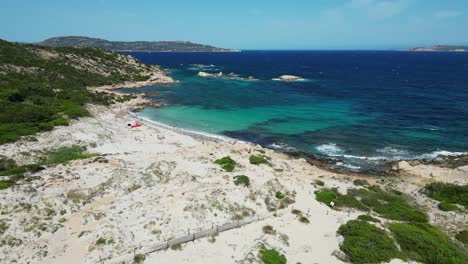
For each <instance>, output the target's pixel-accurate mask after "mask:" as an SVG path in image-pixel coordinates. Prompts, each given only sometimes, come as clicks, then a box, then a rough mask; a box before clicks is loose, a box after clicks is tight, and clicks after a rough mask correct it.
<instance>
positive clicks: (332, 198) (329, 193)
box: [315, 188, 368, 211]
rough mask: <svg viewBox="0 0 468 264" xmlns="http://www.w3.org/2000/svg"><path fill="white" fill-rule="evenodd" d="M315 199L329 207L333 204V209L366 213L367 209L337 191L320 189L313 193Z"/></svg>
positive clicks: (350, 197)
mask: <svg viewBox="0 0 468 264" xmlns="http://www.w3.org/2000/svg"><path fill="white" fill-rule="evenodd" d="M315 199H316V200H317V201H319V202H321V203H324V204H326V205H327V206H330V203H331V202H333V203H334V206H333V207H334V208H346V207H348V208H355V209H359V210H362V211H367V210H368V208H367V207H366V206H364V205H363V204H361V203H360V202H359V201H358V200H357V199H356V198H355V197H353V196H351V195H343V194H340V193H339V192H338V190H337V189H335V188H333V189H322V190H320V191H316V192H315Z"/></svg>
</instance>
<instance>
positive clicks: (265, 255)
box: [258, 244, 287, 264]
mask: <svg viewBox="0 0 468 264" xmlns="http://www.w3.org/2000/svg"><path fill="white" fill-rule="evenodd" d="M258 257H259V258H260V259H261V260H262V262H263V264H286V262H287V261H286V257H285V256H284V255H282V254H281V253H279V252H278V251H277V250H275V249H267V248H266V247H265V245H263V244H262V245H261V246H260V250H259V251H258Z"/></svg>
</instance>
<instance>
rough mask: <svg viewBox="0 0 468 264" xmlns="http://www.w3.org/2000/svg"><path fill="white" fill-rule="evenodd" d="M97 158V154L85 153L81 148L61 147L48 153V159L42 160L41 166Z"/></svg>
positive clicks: (75, 146) (74, 146)
mask: <svg viewBox="0 0 468 264" xmlns="http://www.w3.org/2000/svg"><path fill="white" fill-rule="evenodd" d="M94 156H96V154H91V153H85V152H84V148H83V147H81V146H77V145H73V146H70V147H61V148H59V149H56V150H52V151H50V152H48V153H47V155H46V157H44V158H42V160H41V164H44V165H53V164H67V163H68V162H69V161H72V160H77V159H87V158H91V157H94Z"/></svg>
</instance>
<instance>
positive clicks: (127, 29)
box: [0, 0, 468, 49]
mask: <svg viewBox="0 0 468 264" xmlns="http://www.w3.org/2000/svg"><path fill="white" fill-rule="evenodd" d="M64 35H82V36H90V37H99V38H105V39H109V40H125V41H131V40H190V41H193V42H199V43H206V44H211V45H216V46H221V47H231V48H238V49H388V48H403V47H413V46H422V45H424V46H428V45H433V44H468V0H315V1H314V0H288V1H285V0H282V1H276V0H257V1H255V0H236V1H221V0H218V1H214V0H199V1H194V0H192V1H191V0H185V1H182V0H164V1H160V0H152V1H151V0H132V1H130V0H126V1H124V0H80V1H76V0H1V1H0V38H2V39H6V40H10V41H20V42H36V41H40V40H43V39H46V38H49V37H53V36H64Z"/></svg>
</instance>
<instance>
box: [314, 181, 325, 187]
mask: <svg viewBox="0 0 468 264" xmlns="http://www.w3.org/2000/svg"><path fill="white" fill-rule="evenodd" d="M315 184H317V185H318V186H325V183H324V182H323V181H321V180H315Z"/></svg>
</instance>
